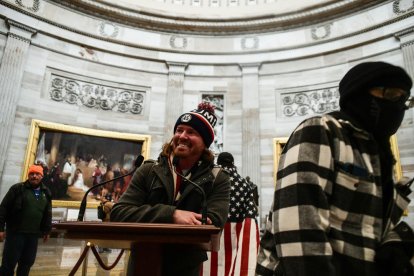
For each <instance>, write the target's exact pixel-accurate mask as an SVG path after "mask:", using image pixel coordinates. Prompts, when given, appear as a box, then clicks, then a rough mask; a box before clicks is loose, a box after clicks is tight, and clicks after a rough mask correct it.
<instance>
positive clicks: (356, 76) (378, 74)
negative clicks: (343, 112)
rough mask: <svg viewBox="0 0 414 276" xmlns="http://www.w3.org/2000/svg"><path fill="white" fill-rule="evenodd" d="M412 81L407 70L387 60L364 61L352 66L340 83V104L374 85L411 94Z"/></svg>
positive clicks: (341, 105)
mask: <svg viewBox="0 0 414 276" xmlns="http://www.w3.org/2000/svg"><path fill="white" fill-rule="evenodd" d="M411 86H412V81H411V78H410V76H409V75H408V74H407V73H406V72H405V70H404V69H403V68H401V67H399V66H395V65H392V64H389V63H386V62H382V61H377V62H364V63H360V64H358V65H356V66H354V67H352V68H351V69H350V70H349V71H348V72H347V73H346V74H345V76H344V77H343V78H342V80H341V81H340V83H339V95H340V99H339V106H340V107H341V108H343V107H344V103H345V102H347V101H348V100H349V99H350V98H352V96H354V95H355V94H358V93H367V92H368V91H367V90H368V89H370V88H373V87H392V88H400V89H403V90H405V91H407V92H408V94H410V89H411Z"/></svg>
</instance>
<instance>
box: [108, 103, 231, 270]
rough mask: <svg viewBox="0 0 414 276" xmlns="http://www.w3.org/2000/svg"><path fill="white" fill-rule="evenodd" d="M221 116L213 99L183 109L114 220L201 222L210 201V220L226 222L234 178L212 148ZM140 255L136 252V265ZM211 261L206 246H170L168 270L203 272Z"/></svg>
mask: <svg viewBox="0 0 414 276" xmlns="http://www.w3.org/2000/svg"><path fill="white" fill-rule="evenodd" d="M216 121H217V118H216V116H215V115H214V108H213V107H212V106H211V105H209V104H208V103H202V104H199V106H198V108H197V109H196V110H192V111H190V112H187V113H184V114H182V115H181V116H180V117H179V118H178V120H177V122H176V124H175V126H174V135H173V137H172V139H171V140H170V142H168V143H166V144H164V146H163V148H162V152H161V154H160V155H159V157H158V160H157V162H153V161H150V162H145V163H144V165H143V166H141V167H140V168H139V169H138V170H137V171H136V172H135V174H134V176H133V178H132V180H131V183H130V185H129V187H128V189H127V190H126V192H125V193H124V194H123V196H122V197H121V198H120V200H119V201H118V203H117V204H115V205H114V208H113V209H112V212H111V221H123V222H151V223H175V224H188V225H200V224H202V218H203V216H202V212H203V207H202V205H203V204H202V203H203V201H204V200H206V203H207V207H208V208H207V218H206V223H207V224H213V225H215V226H217V227H223V226H224V223H225V222H226V219H227V214H228V209H229V193H230V180H229V177H228V176H227V175H226V174H225V173H224V172H222V171H221V169H219V168H215V167H214V154H213V153H212V152H211V151H210V150H209V149H208V148H209V147H210V145H211V143H212V142H213V140H214V129H213V127H214V125H215V123H216ZM194 184H195V185H194ZM196 185H198V186H199V187H201V189H202V190H203V191H204V194H205V198H204V195H203V193H202V192H201V191H200V190H199V188H197V187H196ZM135 258H136V255H135V252H134V251H132V252H131V256H130V264H129V265H130V266H133V263H134V261H135ZM205 260H207V254H206V252H204V251H202V250H200V249H194V248H188V247H183V248H180V249H177V248H175V249H173V248H168V247H167V248H165V250H164V254H163V261H164V262H163V267H162V275H194V276H195V275H199V271H200V264H201V263H202V262H204V261H205ZM149 265H151V264H149Z"/></svg>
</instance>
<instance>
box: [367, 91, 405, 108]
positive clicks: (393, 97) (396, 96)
mask: <svg viewBox="0 0 414 276" xmlns="http://www.w3.org/2000/svg"><path fill="white" fill-rule="evenodd" d="M369 93H370V94H371V95H372V96H374V97H377V98H382V99H385V100H388V101H390V102H399V101H403V102H406V101H407V100H408V98H409V93H408V92H407V91H405V90H403V89H401V88H388V87H374V88H371V89H370V90H369ZM406 105H407V104H406Z"/></svg>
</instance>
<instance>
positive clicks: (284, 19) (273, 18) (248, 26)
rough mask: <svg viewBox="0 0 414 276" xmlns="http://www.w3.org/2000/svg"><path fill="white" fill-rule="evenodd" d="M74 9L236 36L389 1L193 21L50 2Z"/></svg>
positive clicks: (75, 1) (347, 1)
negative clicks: (277, 13)
mask: <svg viewBox="0 0 414 276" xmlns="http://www.w3.org/2000/svg"><path fill="white" fill-rule="evenodd" d="M49 1H52V2H56V3H58V4H60V5H65V6H68V7H70V8H72V9H76V10H80V11H82V12H84V13H88V14H91V15H94V16H98V17H100V18H105V19H107V20H109V21H112V22H120V23H123V24H127V25H130V26H135V27H140V28H147V29H153V30H161V31H169V32H171V31H172V32H177V31H179V32H181V33H214V34H235V33H254V32H266V31H275V30H286V29H290V28H294V27H300V26H305V25H310V24H316V23H318V22H323V21H326V20H327V19H332V18H338V17H339V16H341V15H345V14H350V13H351V12H353V11H355V10H357V9H358V10H361V9H363V8H365V7H368V6H372V5H375V4H378V3H380V2H386V1H385V0H381V1H378V0H377V1H375V0H344V1H332V2H329V3H328V4H325V5H321V6H318V7H315V8H311V9H308V10H302V11H298V12H292V13H286V14H280V15H269V14H266V15H263V16H256V17H251V18H247V17H243V18H235V19H227V18H224V19H203V18H201V19H195V18H194V19H191V18H184V19H183V18H178V17H173V16H171V17H168V16H166V15H165V14H155V13H150V12H148V11H142V10H132V9H127V8H125V7H120V6H117V5H116V4H111V5H110V4H107V3H104V2H101V1H94V0H68V1H60V0H49Z"/></svg>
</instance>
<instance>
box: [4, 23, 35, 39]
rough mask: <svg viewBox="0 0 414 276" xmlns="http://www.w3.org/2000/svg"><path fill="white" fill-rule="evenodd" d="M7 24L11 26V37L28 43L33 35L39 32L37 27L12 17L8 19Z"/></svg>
mask: <svg viewBox="0 0 414 276" xmlns="http://www.w3.org/2000/svg"><path fill="white" fill-rule="evenodd" d="M6 24H7V25H8V27H9V36H10V37H13V38H15V39H18V40H21V41H24V42H26V43H30V41H31V38H32V35H34V34H35V33H36V32H37V30H36V29H34V28H32V27H29V26H27V25H24V24H22V23H19V22H17V21H14V20H12V19H7V21H6Z"/></svg>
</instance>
